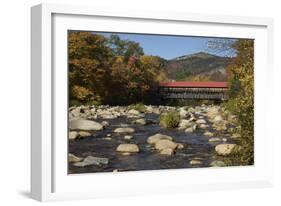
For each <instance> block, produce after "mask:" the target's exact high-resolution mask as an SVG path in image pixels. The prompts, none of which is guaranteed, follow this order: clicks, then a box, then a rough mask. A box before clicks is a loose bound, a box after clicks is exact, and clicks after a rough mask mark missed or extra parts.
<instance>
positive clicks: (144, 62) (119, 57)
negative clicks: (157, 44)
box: [68, 31, 166, 105]
mask: <svg viewBox="0 0 281 206" xmlns="http://www.w3.org/2000/svg"><path fill="white" fill-rule="evenodd" d="M68 52H69V62H68V63H69V96H70V100H71V101H72V102H73V101H74V102H78V103H80V104H86V103H102V104H111V105H114V104H115V105H116V104H130V103H136V102H140V101H145V97H146V94H148V93H149V92H150V91H151V90H152V89H153V88H154V87H155V85H156V84H157V82H158V81H162V80H164V79H166V75H165V72H164V69H163V63H162V59H161V58H159V57H155V56H145V55H144V53H143V49H142V48H141V47H140V45H139V44H138V43H137V42H133V41H128V40H121V39H120V38H119V36H118V35H111V36H110V37H108V38H107V37H105V36H103V35H98V34H94V33H91V32H76V31H71V32H69V35H68Z"/></svg>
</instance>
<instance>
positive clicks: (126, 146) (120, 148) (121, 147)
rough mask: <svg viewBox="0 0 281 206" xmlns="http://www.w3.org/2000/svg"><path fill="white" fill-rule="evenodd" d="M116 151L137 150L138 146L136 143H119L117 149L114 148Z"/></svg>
mask: <svg viewBox="0 0 281 206" xmlns="http://www.w3.org/2000/svg"><path fill="white" fill-rule="evenodd" d="M116 151H117V152H125V153H127V152H129V153H131V152H139V151H140V150H139V147H138V145H136V144H120V145H119V146H118V147H117V149H116Z"/></svg>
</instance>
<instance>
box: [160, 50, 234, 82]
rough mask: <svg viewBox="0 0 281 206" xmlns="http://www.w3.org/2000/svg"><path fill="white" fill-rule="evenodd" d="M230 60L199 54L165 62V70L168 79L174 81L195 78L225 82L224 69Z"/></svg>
mask: <svg viewBox="0 0 281 206" xmlns="http://www.w3.org/2000/svg"><path fill="white" fill-rule="evenodd" d="M231 60H232V58H230V57H221V56H216V55H213V54H209V53H205V52H199V53H194V54H190V55H184V56H180V57H177V58H174V59H171V60H167V61H166V63H165V70H166V72H167V75H168V78H169V79H170V80H174V81H183V80H186V81H188V80H192V79H194V78H195V77H201V78H205V79H208V80H210V81H227V74H226V67H227V66H228V65H229V63H230V62H231Z"/></svg>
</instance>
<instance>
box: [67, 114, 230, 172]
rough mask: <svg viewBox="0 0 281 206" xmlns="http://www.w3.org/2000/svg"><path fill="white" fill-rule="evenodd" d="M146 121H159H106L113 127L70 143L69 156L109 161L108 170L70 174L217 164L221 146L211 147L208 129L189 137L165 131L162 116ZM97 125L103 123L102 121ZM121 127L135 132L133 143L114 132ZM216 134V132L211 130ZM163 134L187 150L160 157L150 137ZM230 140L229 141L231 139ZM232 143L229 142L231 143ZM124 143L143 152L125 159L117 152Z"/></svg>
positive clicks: (85, 169) (95, 168) (87, 169)
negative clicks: (194, 162) (216, 153)
mask: <svg viewBox="0 0 281 206" xmlns="http://www.w3.org/2000/svg"><path fill="white" fill-rule="evenodd" d="M144 118H146V119H151V120H153V121H155V123H154V124H149V125H145V126H142V125H137V124H131V123H130V122H131V121H132V120H133V119H129V118H126V117H123V116H122V117H119V118H116V119H113V120H106V121H108V122H109V124H110V126H109V127H107V128H106V129H104V130H103V131H100V132H97V133H95V134H94V135H93V136H91V137H86V138H83V139H78V140H70V141H69V153H72V154H74V155H76V156H78V157H86V156H89V155H92V156H97V157H106V158H109V164H108V165H104V166H95V165H91V166H86V167H76V166H73V165H72V164H71V163H70V164H69V173H70V174H74V173H93V172H112V171H113V170H114V169H118V171H136V170H156V169H176V168H194V167H207V166H208V165H209V163H210V161H212V160H213V156H214V155H213V153H214V146H215V145H216V144H218V143H209V142H208V140H209V138H210V137H206V136H204V135H203V133H204V132H205V131H206V130H205V129H202V130H201V129H197V130H196V131H195V132H194V133H185V132H184V130H182V131H181V130H177V129H164V128H161V127H160V126H159V122H158V121H159V115H157V114H145V117H144ZM97 121H99V122H101V121H103V120H102V119H98V120H97ZM120 124H128V127H132V128H134V129H135V132H134V133H133V134H130V135H132V136H133V139H131V140H125V139H124V134H115V133H113V130H114V129H115V128H117V127H121V126H120ZM208 130H209V131H212V129H208ZM156 133H161V134H165V135H169V136H171V137H173V140H174V141H175V142H177V143H182V144H183V145H184V148H183V149H178V150H176V153H175V154H174V155H171V156H166V155H160V154H159V153H158V152H157V151H156V150H154V149H153V147H152V146H151V145H149V144H148V143H146V140H147V138H148V137H149V136H152V135H154V134H156ZM107 134H111V135H112V136H111V138H112V139H111V140H107V139H104V138H105V137H106V135H107ZM228 140H229V139H228ZM230 141H231V140H229V141H228V142H230ZM122 143H134V144H137V145H138V146H139V149H140V152H139V153H136V154H131V155H129V156H124V155H122V154H121V153H119V152H116V148H117V146H118V145H119V144H122ZM194 158H195V159H200V161H202V162H203V164H201V165H190V164H189V161H190V160H192V159H194Z"/></svg>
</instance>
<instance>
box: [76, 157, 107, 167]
mask: <svg viewBox="0 0 281 206" xmlns="http://www.w3.org/2000/svg"><path fill="white" fill-rule="evenodd" d="M108 162H109V159H108V158H104V157H93V156H87V157H86V158H85V159H84V160H83V161H82V162H76V163H74V164H73V165H74V166H76V167H86V166H89V165H96V166H102V165H107V164H108Z"/></svg>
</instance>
